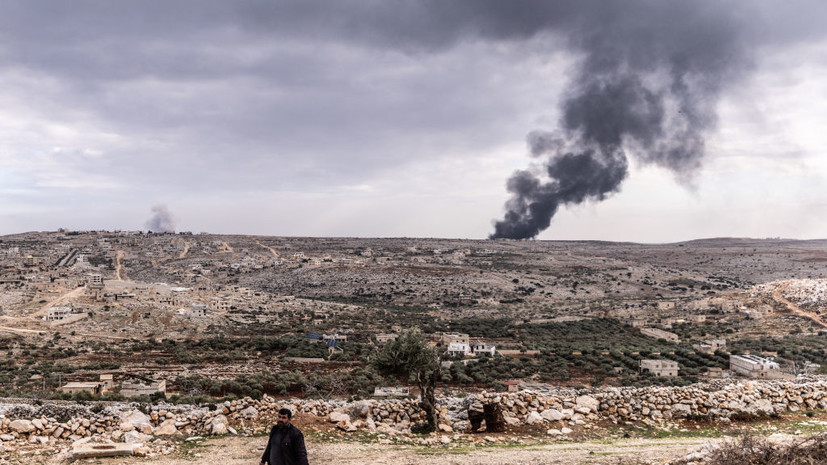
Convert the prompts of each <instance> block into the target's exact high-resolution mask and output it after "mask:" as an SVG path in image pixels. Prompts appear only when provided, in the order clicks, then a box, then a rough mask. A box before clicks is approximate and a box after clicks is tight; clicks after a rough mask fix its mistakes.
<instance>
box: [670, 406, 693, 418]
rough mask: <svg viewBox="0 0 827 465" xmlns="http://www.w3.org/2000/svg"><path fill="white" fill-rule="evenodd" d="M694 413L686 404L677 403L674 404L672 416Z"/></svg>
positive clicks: (679, 416)
mask: <svg viewBox="0 0 827 465" xmlns="http://www.w3.org/2000/svg"><path fill="white" fill-rule="evenodd" d="M690 413H692V409H691V408H690V407H689V406H688V405H686V404H675V405H673V406H672V416H674V417H677V418H681V417H685V416H688V415H689V414H690Z"/></svg>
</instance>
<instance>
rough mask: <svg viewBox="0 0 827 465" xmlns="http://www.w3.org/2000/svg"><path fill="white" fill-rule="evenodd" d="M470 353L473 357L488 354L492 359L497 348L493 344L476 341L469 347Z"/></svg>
mask: <svg viewBox="0 0 827 465" xmlns="http://www.w3.org/2000/svg"><path fill="white" fill-rule="evenodd" d="M471 352H473V353H474V355H480V354H488V355H490V356H492V357H493V356H494V354H496V353H497V347H496V346H494V345H493V344H485V343H484V342H482V341H480V340H477V342H475V343H474V344H473V345H472V346H471Z"/></svg>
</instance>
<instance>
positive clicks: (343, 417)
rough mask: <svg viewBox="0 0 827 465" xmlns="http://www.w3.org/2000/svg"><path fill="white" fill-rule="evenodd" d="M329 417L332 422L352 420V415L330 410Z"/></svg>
mask: <svg viewBox="0 0 827 465" xmlns="http://www.w3.org/2000/svg"><path fill="white" fill-rule="evenodd" d="M328 419H329V421H330V422H331V423H341V422H343V421H347V422H350V415H348V414H347V413H343V412H330V415H329V416H328Z"/></svg>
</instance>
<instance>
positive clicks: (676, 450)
mask: <svg viewBox="0 0 827 465" xmlns="http://www.w3.org/2000/svg"><path fill="white" fill-rule="evenodd" d="M709 441H710V440H709V439H707V438H691V439H687V438H681V439H635V440H618V441H612V442H606V441H595V442H582V443H573V442H560V443H553V444H544V445H517V446H510V445H509V446H505V445H499V446H482V447H477V448H474V447H471V446H467V445H463V446H458V447H456V448H450V447H433V448H429V447H424V446H400V445H382V444H374V443H371V444H364V443H347V442H338V443H336V442H334V443H329V442H316V441H314V438H313V437H309V438H308V439H307V449H308V458H309V461H310V463H335V464H336V465H362V464H375V465H435V464H451V465H477V464H490V465H494V464H497V465H500V464H502V465H505V464H508V465H521V464H522V465H528V464H531V465H542V464H547V465H585V464H595V465H597V464H599V465H617V464H619V463H663V462H664V461H665V460H667V459H673V458H678V457H682V456H684V455H686V454H687V453H689V452H691V451H693V450H698V449H700V448H701V447H702V446H703V445H704V444H706V443H707V442H709ZM266 442H267V439H266V438H265V437H254V438H249V437H247V438H245V437H224V438H219V439H209V440H207V441H205V442H203V443H201V444H200V445H199V446H196V447H195V448H194V449H192V450H191V451H190V452H189V453H187V454H183V453H179V454H178V455H177V456H170V457H156V458H123V459H115V458H113V459H104V460H105V461H102V462H100V463H107V464H109V463H111V464H118V465H133V464H134V465H137V464H154V465H192V464H193V463H220V464H221V465H252V464H258V463H259V459H260V458H261V454H262V451H263V446H264V445H265V444H266Z"/></svg>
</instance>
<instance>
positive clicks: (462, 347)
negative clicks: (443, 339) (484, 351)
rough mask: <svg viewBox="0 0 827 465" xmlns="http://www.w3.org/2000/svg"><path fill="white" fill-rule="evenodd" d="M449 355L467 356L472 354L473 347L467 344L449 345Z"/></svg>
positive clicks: (455, 343)
mask: <svg viewBox="0 0 827 465" xmlns="http://www.w3.org/2000/svg"><path fill="white" fill-rule="evenodd" d="M446 352H447V353H448V355H451V356H454V355H462V356H466V355H468V354H470V353H471V345H470V344H468V343H467V342H452V343H450V344H448V350H447V351H446Z"/></svg>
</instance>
